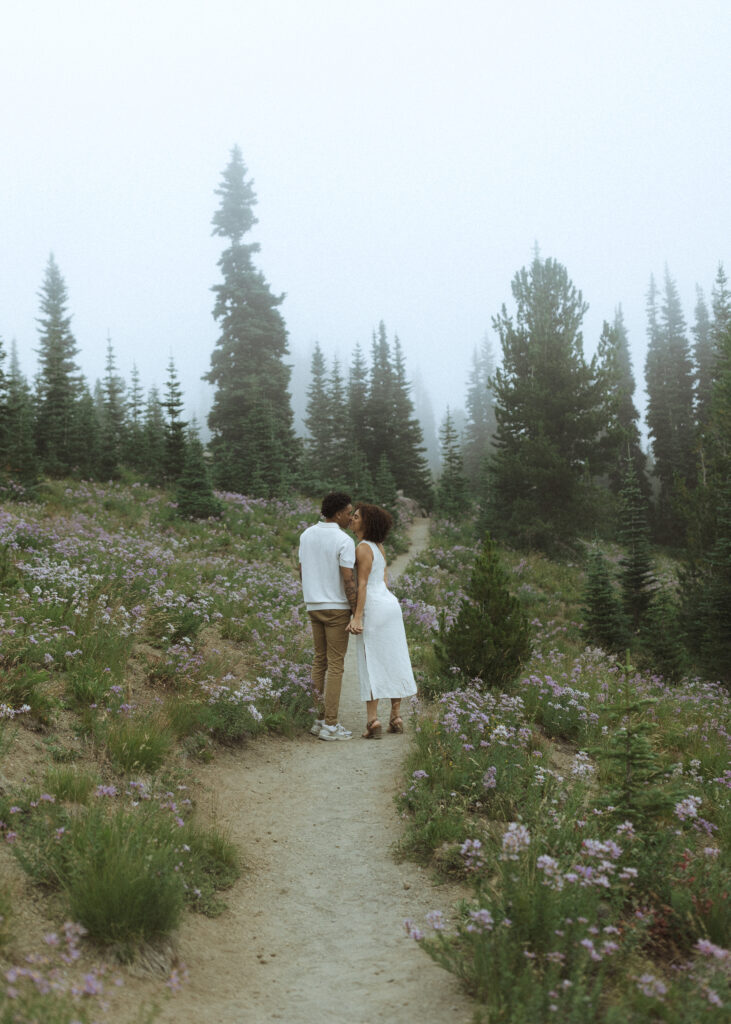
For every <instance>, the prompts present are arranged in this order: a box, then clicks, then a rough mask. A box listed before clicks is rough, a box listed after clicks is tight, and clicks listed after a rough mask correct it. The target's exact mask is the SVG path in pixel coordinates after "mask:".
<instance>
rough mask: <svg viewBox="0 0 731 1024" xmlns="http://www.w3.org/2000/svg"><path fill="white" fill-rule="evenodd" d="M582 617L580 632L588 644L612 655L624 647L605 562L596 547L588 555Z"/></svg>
mask: <svg viewBox="0 0 731 1024" xmlns="http://www.w3.org/2000/svg"><path fill="white" fill-rule="evenodd" d="M583 613H584V621H583V623H582V631H583V633H584V635H585V636H586V638H587V640H588V641H589V642H590V643H593V644H596V645H597V646H598V647H601V648H603V649H604V650H605V651H609V652H613V653H618V652H620V651H622V650H623V649H624V648H625V647H626V644H627V628H626V625H625V622H624V618H623V616H622V612H621V609H620V606H619V601H618V600H617V596H616V594H615V592H614V587H613V586H612V577H611V574H610V572H609V566H608V564H607V560H606V558H605V557H604V555H603V554H602V553H601V551H600V550H599V548H598V547H594V548H593V549H592V550H591V552H590V553H589V562H588V565H587V570H586V584H585V586H584V608H583Z"/></svg>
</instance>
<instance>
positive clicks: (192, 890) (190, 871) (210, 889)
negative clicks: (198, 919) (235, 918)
mask: <svg viewBox="0 0 731 1024" xmlns="http://www.w3.org/2000/svg"><path fill="white" fill-rule="evenodd" d="M184 833H185V834H184V840H185V844H186V846H187V847H188V848H189V850H188V857H187V858H186V878H187V880H188V883H187V889H186V900H187V902H188V904H189V905H190V906H191V907H192V909H194V910H196V911H198V913H201V914H206V915H207V916H209V917H215V916H216V915H217V914H220V913H221V912H222V911H223V910H224V909H225V906H226V905H225V903H224V901H223V900H222V899H221V898H220V897H219V896H218V895H217V894H218V893H219V892H220V891H221V890H222V889H228V888H229V887H230V886H232V885H233V883H234V882H235V881H236V879H237V878H238V877H239V875H240V874H241V865H240V860H239V855H238V852H237V850H236V847H235V846H234V845H233V843H232V842H231V841H230V839H229V838H228V836H227V835H226V834H225V833H224V832H222V831H220V830H219V829H218V828H215V827H214V828H206V829H201V828H197V827H195V826H193V825H187V826H186V828H185V830H184Z"/></svg>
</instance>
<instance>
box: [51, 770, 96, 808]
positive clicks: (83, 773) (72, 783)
mask: <svg viewBox="0 0 731 1024" xmlns="http://www.w3.org/2000/svg"><path fill="white" fill-rule="evenodd" d="M100 781H101V780H100V778H99V775H98V774H97V773H96V772H95V771H91V770H89V769H86V770H84V769H80V768H77V767H75V766H73V765H59V766H58V767H53V768H49V769H48V770H47V772H46V774H45V776H44V778H43V787H44V789H45V791H46V792H48V793H52V794H53V796H55V797H56V799H57V800H65V801H69V802H70V803H76V804H85V803H88V800H89V797H90V796H91V792H92V790H93V789H94V788H95V787H96V786H98V785H99V784H100Z"/></svg>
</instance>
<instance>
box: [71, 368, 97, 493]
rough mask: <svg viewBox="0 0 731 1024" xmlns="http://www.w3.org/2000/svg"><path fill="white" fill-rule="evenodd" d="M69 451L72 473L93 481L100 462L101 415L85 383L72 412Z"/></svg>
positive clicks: (83, 382)
mask: <svg viewBox="0 0 731 1024" xmlns="http://www.w3.org/2000/svg"><path fill="white" fill-rule="evenodd" d="M68 451H69V456H70V459H71V465H70V467H69V470H70V472H73V474H74V476H76V477H77V478H78V479H80V480H93V479H94V478H95V477H96V476H97V470H98V467H99V460H100V436H99V414H98V410H97V406H96V403H95V402H94V397H93V395H92V393H91V392H90V391H89V388H88V386H87V384H86V382H85V381H82V384H81V388H80V392H79V396H78V398H77V400H76V402H75V403H74V405H73V408H72V410H71V416H70V421H69V426H68Z"/></svg>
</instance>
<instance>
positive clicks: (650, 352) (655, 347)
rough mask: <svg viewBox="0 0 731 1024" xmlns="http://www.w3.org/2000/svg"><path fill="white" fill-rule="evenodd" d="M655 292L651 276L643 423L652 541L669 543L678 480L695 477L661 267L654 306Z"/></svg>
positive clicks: (671, 284) (685, 353)
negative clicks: (650, 474) (653, 487)
mask: <svg viewBox="0 0 731 1024" xmlns="http://www.w3.org/2000/svg"><path fill="white" fill-rule="evenodd" d="M657 296H658V292H657V287H656V285H655V280H654V278H651V279H650V288H649V291H648V296H647V312H648V338H649V343H648V348H647V359H646V361H645V383H646V386H647V396H648V401H647V427H648V433H649V435H650V438H651V440H652V453H653V458H654V472H655V475H656V476H657V478H658V481H659V484H660V493H659V496H658V501H657V507H656V515H655V525H656V533H657V537H658V539H659V540H661V541H662V542H665V543H673V541H674V539H675V538H677V537H678V535H679V534H680V535H682V533H683V532H684V529H683V523H682V522H681V520H680V519H679V517H678V514H677V510H676V507H675V504H674V500H675V495H676V491H677V487H678V483H679V482H680V483H683V484H685V485H686V486H693V482H694V478H695V475H696V473H695V458H694V449H695V421H694V413H693V376H692V362H691V358H690V348H689V345H688V339H687V335H686V323H685V317H684V316H683V311H682V308H681V305H680V299H679V296H678V290H677V286H676V284H675V281H674V280H673V279H672V277H671V276H670V273H669V271H668V269H667V268H666V269H665V284H664V290H663V294H662V301H661V303H660V309H659V310H658V307H657Z"/></svg>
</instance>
